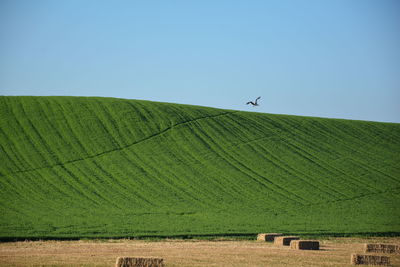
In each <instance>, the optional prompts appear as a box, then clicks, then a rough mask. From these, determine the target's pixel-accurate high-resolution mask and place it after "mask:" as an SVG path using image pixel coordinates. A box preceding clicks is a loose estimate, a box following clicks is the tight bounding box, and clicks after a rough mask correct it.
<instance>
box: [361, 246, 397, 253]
mask: <svg viewBox="0 0 400 267" xmlns="http://www.w3.org/2000/svg"><path fill="white" fill-rule="evenodd" d="M365 252H375V253H393V254H400V245H393V244H365Z"/></svg>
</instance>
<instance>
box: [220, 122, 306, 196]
mask: <svg viewBox="0 0 400 267" xmlns="http://www.w3.org/2000/svg"><path fill="white" fill-rule="evenodd" d="M233 117H235V116H233ZM258 148H259V149H260V147H258ZM252 149H253V150H254V149H256V148H254V147H252ZM226 153H228V152H226ZM231 154H232V156H233V157H234V158H236V157H237V156H234V154H236V153H235V151H232V153H231ZM261 154H262V155H265V154H264V153H261ZM269 155H270V156H272V154H271V153H269ZM238 156H239V158H241V157H242V155H241V154H239V155H238ZM237 162H239V163H241V164H242V162H245V160H237ZM243 165H244V166H245V167H246V168H247V169H248V170H250V171H251V172H253V173H254V174H255V175H257V176H259V177H265V176H262V175H261V174H259V173H258V172H257V171H255V169H254V168H250V167H247V166H246V165H245V164H244V163H243ZM276 166H277V167H278V168H281V169H284V170H286V171H287V170H288V169H287V168H283V167H282V166H283V165H281V166H280V165H279V164H278V165H276ZM270 182H271V183H272V184H274V186H276V187H277V188H278V189H279V190H281V191H283V192H285V193H287V195H286V196H288V195H294V196H296V197H298V198H299V199H300V200H305V199H304V198H303V197H301V196H300V195H298V194H296V193H293V192H290V191H288V190H286V189H285V188H283V187H282V186H280V185H279V184H277V183H276V182H275V183H274V182H272V181H271V180H270Z"/></svg>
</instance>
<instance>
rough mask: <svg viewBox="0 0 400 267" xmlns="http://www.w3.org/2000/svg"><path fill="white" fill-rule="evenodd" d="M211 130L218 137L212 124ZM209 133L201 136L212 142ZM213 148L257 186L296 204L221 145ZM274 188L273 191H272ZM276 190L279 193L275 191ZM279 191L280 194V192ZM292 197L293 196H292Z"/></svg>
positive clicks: (268, 180)
mask: <svg viewBox="0 0 400 267" xmlns="http://www.w3.org/2000/svg"><path fill="white" fill-rule="evenodd" d="M210 126H211V129H214V131H216V132H217V136H218V130H216V128H215V126H214V127H213V126H212V124H210ZM218 126H220V127H225V125H223V124H219V125H218ZM198 129H199V130H202V127H198ZM210 132H211V131H207V132H205V131H202V133H203V135H205V136H208V137H209V139H210V140H213V138H212V137H211V136H210V135H209V133H210ZM215 146H216V147H217V148H218V149H219V150H220V151H222V154H221V155H224V156H223V157H225V158H226V159H227V160H228V161H229V162H230V163H231V165H232V166H236V167H237V168H238V170H240V171H241V172H242V173H244V174H246V175H247V176H248V177H251V178H252V179H253V180H254V181H255V182H257V183H258V184H260V185H261V186H263V187H266V188H268V189H270V190H272V191H275V192H276V193H277V194H279V195H282V196H283V198H284V199H290V200H292V201H293V202H297V201H296V200H294V199H291V198H290V197H288V195H287V194H283V193H281V192H282V191H283V192H285V193H289V192H288V191H287V190H285V189H284V188H281V187H280V186H279V185H277V184H274V183H273V182H272V181H271V180H270V179H268V178H266V177H265V176H262V175H260V174H258V173H257V172H255V171H254V170H252V169H251V168H249V167H247V166H246V165H244V164H243V163H242V162H241V161H240V160H238V159H236V157H234V156H233V155H232V153H230V152H228V151H226V150H225V149H224V148H223V147H222V146H221V145H219V144H218V143H216V142H215ZM267 184H269V185H270V186H267ZM273 188H275V189H273ZM277 189H278V190H279V191H277ZM280 191H281V192H280ZM292 195H293V194H292ZM294 195H295V196H296V197H297V198H299V199H300V200H304V199H302V198H301V197H299V196H297V195H296V194H294Z"/></svg>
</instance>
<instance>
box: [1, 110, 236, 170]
mask: <svg viewBox="0 0 400 267" xmlns="http://www.w3.org/2000/svg"><path fill="white" fill-rule="evenodd" d="M230 113H234V111H229V112H224V113H220V114H217V115H213V116H204V117H200V118H196V119H192V120H188V121H184V122H180V123H177V124H175V125H171V126H170V127H167V128H165V129H164V130H162V131H161V132H157V133H155V134H152V135H150V136H147V137H145V138H142V139H140V140H138V141H135V142H133V143H131V144H128V145H126V146H123V147H118V148H116V149H111V150H107V151H103V152H101V153H97V154H95V155H91V156H88V157H85V158H80V159H75V160H69V161H66V162H63V163H59V164H54V165H48V166H43V167H38V168H32V169H29V170H23V171H18V172H12V173H7V174H15V173H25V172H30V171H36V170H41V169H45V168H52V167H56V166H62V165H65V164H69V163H74V162H77V161H82V160H86V159H91V158H94V157H99V156H102V155H105V154H108V153H111V152H115V151H118V150H122V149H126V148H129V147H131V146H134V145H136V144H139V143H141V142H145V141H147V140H149V139H151V138H154V137H156V136H159V135H162V134H164V133H166V132H168V131H170V130H171V129H173V128H175V127H178V126H180V125H184V124H188V123H192V122H195V121H198V120H203V119H209V118H216V117H219V116H224V115H227V114H230Z"/></svg>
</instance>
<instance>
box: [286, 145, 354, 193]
mask: <svg viewBox="0 0 400 267" xmlns="http://www.w3.org/2000/svg"><path fill="white" fill-rule="evenodd" d="M286 144H287V145H288V146H291V147H292V148H293V149H292V151H293V152H294V153H296V154H298V155H299V156H301V157H302V158H304V159H306V160H307V161H309V162H310V163H311V164H315V165H316V166H317V167H318V168H321V169H325V168H324V167H323V166H322V165H321V164H319V163H318V162H317V160H316V159H315V158H314V156H313V155H312V154H310V153H309V152H307V151H306V150H305V149H304V148H302V147H301V146H298V145H295V144H294V142H287V143H286ZM296 150H297V151H296ZM299 173H300V174H302V175H304V176H306V177H308V178H309V179H313V177H312V176H310V175H307V174H304V173H302V172H299ZM313 180H314V181H315V182H317V183H318V184H320V185H321V186H323V187H327V188H328V191H323V192H324V193H326V194H328V195H331V196H334V195H333V194H331V191H334V192H335V193H337V194H338V195H339V196H346V195H345V194H343V193H341V192H340V191H338V190H336V189H335V188H332V187H331V186H330V185H329V184H327V183H323V182H320V180H319V179H313ZM304 182H305V181H304ZM320 190H321V189H320ZM321 191H322V190H321ZM335 197H336V196H335Z"/></svg>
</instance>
